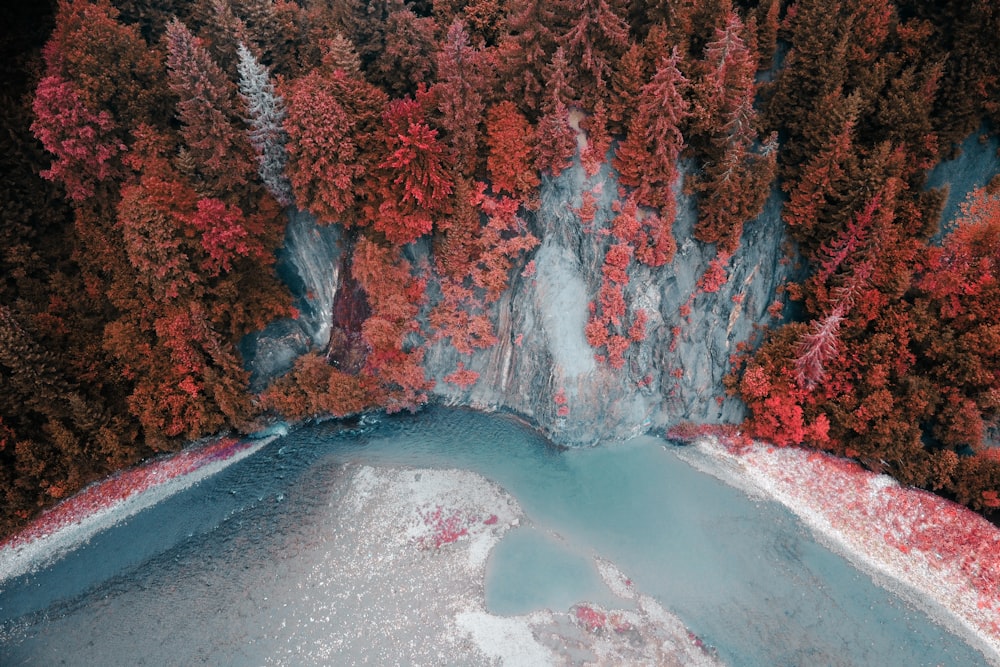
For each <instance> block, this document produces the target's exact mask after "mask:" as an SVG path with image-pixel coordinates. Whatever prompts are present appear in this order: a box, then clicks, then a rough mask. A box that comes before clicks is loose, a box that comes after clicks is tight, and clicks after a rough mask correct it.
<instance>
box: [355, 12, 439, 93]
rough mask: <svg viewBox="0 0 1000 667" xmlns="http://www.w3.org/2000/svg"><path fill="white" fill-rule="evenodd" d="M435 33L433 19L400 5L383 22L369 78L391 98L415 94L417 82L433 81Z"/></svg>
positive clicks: (369, 69)
mask: <svg viewBox="0 0 1000 667" xmlns="http://www.w3.org/2000/svg"><path fill="white" fill-rule="evenodd" d="M387 4H388V3H387ZM436 30H437V26H436V25H435V23H434V19H432V18H430V17H427V16H417V15H416V14H415V13H414V12H413V11H412V10H411V9H410V7H409V5H403V4H402V3H399V5H397V6H396V7H395V8H393V9H392V10H390V12H389V16H388V18H387V19H386V22H385V44H384V46H383V47H382V48H381V49H379V50H378V52H377V53H376V55H375V61H374V62H373V63H372V65H371V67H369V68H368V74H369V76H371V77H372V80H374V81H376V82H377V83H378V84H379V86H380V87H381V88H382V89H383V90H385V91H386V92H388V93H389V94H390V95H391V96H393V97H399V96H403V95H412V94H413V93H415V92H416V88H417V85H418V84H419V83H421V82H424V81H428V80H430V79H431V78H433V73H434V48H435V46H436V43H437V40H436V39H435V32H436Z"/></svg>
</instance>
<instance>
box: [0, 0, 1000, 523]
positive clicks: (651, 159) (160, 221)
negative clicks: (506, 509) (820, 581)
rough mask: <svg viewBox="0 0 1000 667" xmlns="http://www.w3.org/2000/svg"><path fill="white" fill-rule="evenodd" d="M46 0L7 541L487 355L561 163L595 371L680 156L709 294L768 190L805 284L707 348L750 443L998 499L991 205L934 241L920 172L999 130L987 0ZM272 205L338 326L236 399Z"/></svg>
mask: <svg viewBox="0 0 1000 667" xmlns="http://www.w3.org/2000/svg"><path fill="white" fill-rule="evenodd" d="M47 10H48V11H46V10H45V8H39V9H37V10H30V9H24V8H20V9H8V10H4V11H7V12H10V13H11V16H10V21H9V22H8V24H9V25H12V26H18V27H20V29H19V30H10V31H9V35H8V36H7V37H5V38H4V39H5V40H6V41H5V43H4V49H5V53H6V55H8V57H7V58H4V59H3V63H4V64H3V68H4V72H5V74H6V75H7V80H8V81H9V85H8V87H7V91H6V95H5V96H4V97H3V98H2V99H0V113H2V114H3V118H4V125H5V128H7V130H8V131H7V132H6V133H5V134H4V137H3V140H2V141H3V144H4V150H3V151H0V160H3V162H4V172H5V174H8V176H7V177H5V178H4V179H3V181H2V183H0V188H3V194H2V197H0V205H2V206H3V207H4V212H3V226H2V227H0V234H2V235H3V239H2V243H0V266H2V275H3V280H2V281H0V493H2V494H3V502H2V503H0V507H2V510H0V533H2V532H8V531H10V530H12V529H14V528H15V527H16V526H18V525H21V524H22V523H23V522H25V521H26V520H28V519H29V518H30V517H31V516H32V515H34V514H35V513H37V512H38V511H39V509H40V508H42V507H44V506H47V505H49V504H51V503H52V502H54V501H56V500H57V499H59V498H62V497H64V496H66V495H67V494H70V493H72V492H73V491H75V490H77V489H79V488H81V487H82V486H83V485H85V484H86V483H87V482H89V481H91V480H93V479H96V478H98V477H101V476H104V475H106V474H108V473H109V472H111V471H113V470H116V469H119V468H121V467H124V466H128V465H131V464H133V463H135V462H137V461H139V460H141V459H143V458H146V457H149V456H151V455H152V454H154V453H156V452H160V451H168V450H175V449H177V448H179V447H180V446H181V445H182V444H183V443H184V442H188V441H190V440H192V439H196V438H199V437H201V436H204V435H207V434H211V433H218V432H225V431H243V432H245V431H248V430H252V429H253V428H255V427H256V425H257V424H259V423H260V422H259V420H260V419H261V417H262V416H266V415H268V414H273V413H275V412H280V413H282V414H283V415H285V416H287V417H290V418H301V417H307V416H310V415H312V414H317V413H321V412H322V413H331V414H335V415H345V414H351V413H356V412H358V411H362V410H365V409H370V408H386V409H390V410H400V409H415V408H417V407H418V406H419V405H421V404H422V403H423V402H425V401H426V400H427V396H428V393H429V392H430V391H431V389H432V383H431V381H430V380H429V379H428V377H427V374H426V373H425V369H424V366H423V363H424V346H425V345H426V344H428V342H429V341H436V340H441V339H447V340H450V341H451V344H452V345H453V346H454V347H455V349H456V350H459V351H460V352H462V353H463V354H471V353H472V352H473V351H474V350H480V349H486V348H489V347H490V346H492V345H494V344H495V343H496V341H497V338H496V330H495V323H494V322H492V321H491V320H490V317H489V315H488V313H489V308H490V307H491V304H494V303H496V302H497V300H498V299H500V298H501V296H502V295H503V293H504V292H505V291H506V290H507V289H508V286H509V285H510V280H511V276H512V275H514V274H515V273H516V272H520V275H523V276H529V277H530V275H531V272H532V271H533V270H534V265H533V263H531V262H530V256H531V252H532V251H533V249H534V248H535V247H536V246H537V245H538V243H539V241H540V239H538V238H537V236H536V232H537V229H534V228H533V226H532V216H533V212H534V211H535V210H536V209H537V206H538V200H537V198H538V189H539V184H540V182H541V179H542V178H548V177H553V176H556V175H558V174H560V173H561V172H562V171H563V170H564V169H566V168H567V167H568V166H569V165H570V164H571V163H572V161H573V160H574V159H579V160H580V161H581V163H582V165H583V167H584V169H585V170H586V172H587V173H588V174H590V175H593V174H596V173H598V172H599V170H600V168H601V165H602V164H605V163H607V162H608V161H610V163H611V165H612V166H613V168H614V170H615V171H616V173H617V174H618V176H619V182H620V184H621V186H622V189H621V191H620V192H619V193H618V194H619V198H620V200H621V201H620V202H619V203H618V204H617V205H616V206H617V218H616V219H615V220H614V221H613V224H612V228H611V233H610V234H608V235H607V238H606V239H605V242H604V252H605V255H604V262H603V270H602V278H603V280H602V285H601V287H600V289H599V291H598V292H597V293H595V294H594V295H593V301H592V303H591V317H590V320H589V322H588V323H587V326H586V332H585V333H586V337H587V340H588V342H589V343H590V345H591V346H592V347H593V348H594V354H595V356H596V357H597V359H598V362H599V363H601V364H605V365H607V366H609V367H611V368H612V369H617V368H619V367H621V366H622V365H623V364H624V363H625V361H624V359H625V354H626V351H627V350H628V349H629V346H630V345H633V344H636V343H638V342H640V341H642V340H644V339H645V336H646V326H647V313H646V312H645V311H644V310H643V309H642V308H640V307H638V306H637V305H635V304H631V303H627V302H626V301H625V294H626V292H625V290H624V287H625V286H626V285H627V284H628V282H629V279H630V271H632V270H634V268H635V267H636V266H638V265H642V266H644V267H653V268H658V270H662V271H666V272H669V265H670V262H671V261H672V259H673V258H674V254H675V252H676V247H677V243H676V240H675V239H674V237H673V234H672V222H673V220H674V216H675V211H676V204H677V202H676V194H677V193H676V190H675V186H676V185H677V180H678V178H679V174H680V173H681V172H680V170H679V169H678V160H681V159H683V160H687V161H688V162H689V163H690V164H692V165H695V166H694V170H693V172H692V173H690V174H688V175H687V177H686V178H685V181H684V183H683V188H684V191H685V192H687V193H690V194H691V195H692V196H694V197H696V199H697V204H698V220H697V224H696V225H695V230H694V237H695V240H696V241H697V242H699V243H702V244H711V245H712V246H714V247H715V249H716V250H717V252H718V257H717V260H716V261H715V262H713V264H712V267H713V268H712V270H711V272H710V273H709V274H706V275H705V276H704V277H703V278H702V280H701V281H700V283H699V285H700V289H701V290H702V291H704V292H711V291H713V287H714V288H715V289H717V288H718V284H719V282H720V281H722V282H725V280H726V266H727V262H728V261H729V259H730V257H731V256H732V254H733V252H734V250H735V249H736V248H737V247H738V246H739V243H740V238H741V234H742V231H743V227H744V224H745V223H747V222H749V221H751V220H752V219H753V218H754V217H756V216H757V215H758V214H759V213H760V212H761V210H762V208H763V206H764V202H765V200H766V199H767V197H768V196H769V195H770V194H771V192H772V190H773V188H775V187H777V188H779V189H780V191H781V192H782V193H783V196H784V197H785V202H784V206H783V210H782V216H783V220H784V222H785V223H786V225H787V230H788V234H789V236H790V238H791V239H792V240H793V241H794V244H793V245H794V246H795V247H794V248H790V250H789V253H790V258H789V259H790V260H791V261H801V262H803V264H804V266H805V267H806V268H807V276H808V277H807V278H806V279H805V280H803V281H802V282H801V283H796V284H788V285H786V286H785V288H784V290H783V293H782V294H781V295H779V300H778V301H777V302H776V305H775V306H774V308H773V310H774V313H775V314H778V313H779V312H780V308H781V304H782V303H787V302H788V301H794V302H796V304H797V307H795V308H786V309H785V310H786V312H789V313H796V314H795V315H794V321H784V320H779V319H777V318H775V320H774V321H775V322H777V323H778V324H777V325H776V326H775V327H774V328H773V330H771V331H769V332H768V333H767V335H766V337H765V340H764V343H763V344H762V345H761V346H760V347H759V348H758V349H756V350H749V351H747V353H746V354H744V355H741V356H738V357H736V358H734V359H733V368H732V371H731V374H730V376H729V380H728V388H729V390H730V391H731V392H733V393H734V394H737V395H739V396H740V397H741V398H742V399H743V401H744V402H745V403H746V405H747V406H748V408H749V418H748V420H747V423H746V424H745V425H744V428H745V430H746V431H747V432H749V433H751V434H753V435H754V436H756V437H760V438H762V439H766V440H769V441H771V442H774V443H776V444H778V445H792V444H795V445H805V446H811V447H818V448H822V449H824V450H827V451H830V452H833V453H836V454H839V455H843V456H847V457H851V458H854V459H857V460H858V461H859V462H860V463H861V464H862V465H864V466H866V467H868V468H870V469H873V470H878V471H885V472H889V473H890V474H892V475H894V476H895V477H897V478H898V479H900V480H901V481H902V482H904V483H907V484H913V485H916V486H920V487H923V488H928V489H933V490H935V491H937V492H939V493H942V494H944V495H946V496H949V497H951V498H954V499H956V500H958V501H959V502H961V503H963V504H966V505H968V506H970V507H972V508H974V509H976V510H977V511H980V512H984V513H986V514H988V515H989V513H990V512H995V510H996V509H997V508H1000V500H998V499H997V493H998V492H1000V456H997V452H998V451H1000V450H998V449H996V448H991V447H990V446H989V445H990V443H992V442H993V435H994V429H995V424H996V419H997V416H998V409H1000V356H998V355H1000V308H997V307H996V306H997V302H998V300H1000V287H998V283H997V271H998V268H1000V267H998V266H997V264H998V262H1000V192H998V191H997V190H996V189H990V188H989V187H987V188H985V189H982V190H980V191H978V192H977V193H976V194H975V196H974V198H973V199H972V200H971V201H970V203H969V204H968V205H967V207H966V209H965V210H964V212H963V214H962V218H961V220H960V221H958V222H957V224H956V225H955V226H954V230H953V231H950V233H948V234H946V235H945V236H944V237H943V240H941V241H938V240H937V237H936V234H937V233H938V230H939V224H940V211H941V206H942V203H943V201H944V197H945V193H943V192H941V191H937V190H928V189H927V187H926V185H927V173H928V170H929V169H931V168H932V167H933V166H934V165H935V164H936V163H938V162H939V161H940V160H942V159H944V158H948V157H951V156H952V155H953V152H954V150H955V146H956V145H957V144H958V142H960V141H961V140H962V139H964V138H965V137H966V136H967V135H969V134H970V133H972V132H974V131H976V130H977V128H980V127H982V124H983V123H984V122H987V123H994V124H995V123H996V122H998V121H1000V89H998V86H1000V45H998V43H997V41H996V39H995V35H996V34H997V32H998V29H1000V11H998V10H997V9H996V8H995V7H994V6H993V4H992V3H990V2H988V1H987V0H951V1H949V2H941V3H933V6H931V5H929V4H928V3H924V2H918V1H916V0H896V1H891V0H880V1H878V2H862V1H861V0H796V1H792V0H760V1H759V2H758V1H756V0H712V1H710V2H689V1H687V0H668V1H662V2H640V1H634V2H626V1H624V0H585V1H584V2H569V1H568V0H558V1H556V2H541V1H539V0H476V1H474V2H468V3H457V2H450V1H448V0H443V1H438V0H435V1H433V2H431V1H425V0H413V1H411V2H404V1H403V0H370V1H367V2H365V1H363V0H330V1H329V2H321V1H319V0H316V1H307V0H303V1H302V2H293V1H291V0H214V1H211V0H196V1H195V2H186V3H180V2H167V3H164V2H150V1H147V0H96V1H92V0H60V1H59V2H57V3H54V4H53V5H52V6H51V7H49V8H47ZM987 126H988V127H991V125H987ZM598 194H600V193H595V195H594V196H597V195H598ZM291 206H294V207H297V208H298V209H300V210H302V211H308V212H309V213H311V214H312V215H314V216H315V217H316V218H317V220H318V221H319V222H320V223H321V224H331V225H333V224H336V225H340V226H342V227H343V228H344V230H345V237H344V238H345V241H344V249H345V257H346V259H345V261H344V268H345V271H344V272H343V275H344V278H343V280H344V285H345V289H342V290H341V295H343V296H341V297H340V298H341V299H350V300H351V301H352V303H350V304H346V305H345V304H338V308H337V309H336V312H338V313H350V314H351V315H350V317H346V316H345V317H344V318H343V321H338V322H337V323H336V324H337V325H338V326H340V328H341V329H344V330H345V332H346V333H345V335H344V336H341V337H338V338H337V339H336V341H337V342H335V344H334V348H335V349H328V350H315V351H314V352H312V353H310V354H308V355H306V356H304V357H302V358H300V359H299V361H298V362H297V363H296V365H295V367H294V368H293V369H292V370H291V371H290V372H289V373H288V374H286V375H284V376H283V377H281V378H279V379H278V380H276V381H275V382H273V383H271V385H270V386H269V387H268V388H266V389H265V390H263V392H262V393H254V392H252V391H251V390H250V385H249V374H248V372H247V371H246V370H245V368H244V365H243V359H242V358H241V355H240V352H239V348H238V343H239V341H240V339H241V338H242V337H243V336H244V335H246V334H248V333H250V332H252V331H256V330H259V329H261V328H262V327H264V326H265V325H266V324H267V323H268V322H270V321H272V320H274V319H276V318H280V317H296V316H297V313H296V312H295V309H294V308H293V306H292V299H291V297H290V295H289V294H288V292H287V289H286V288H285V286H284V285H283V284H282V283H281V281H280V280H279V279H278V276H277V274H276V272H275V269H274V256H275V251H276V250H277V249H278V248H279V247H280V245H281V243H282V239H283V235H284V225H285V219H286V215H287V214H286V210H287V208H288V207H291ZM588 206H589V207H590V209H592V207H593V201H590V202H589V204H588V201H586V200H585V201H583V202H582V205H581V208H580V209H579V210H577V211H576V215H577V217H578V219H579V222H580V224H581V225H582V226H584V227H586V226H587V224H588V215H590V216H591V217H592V215H593V213H592V211H591V212H590V213H588ZM415 241H416V242H421V243H425V244H429V246H430V248H431V252H430V254H429V257H430V260H428V261H417V259H416V258H417V257H418V255H416V254H414V253H412V252H409V251H408V248H409V247H410V246H411V244H412V243H413V242H415ZM682 307H683V306H682ZM425 311H428V312H427V315H426V317H424V318H422V319H421V318H418V313H423V312H425ZM424 320H426V324H421V321H424ZM333 362H336V363H335V364H334V363H333ZM650 371H652V369H650ZM647 377H649V376H647ZM448 378H450V379H448V380H447V381H448V382H453V383H454V384H456V385H459V386H467V385H472V384H474V383H476V382H477V381H478V376H477V375H476V373H475V372H473V371H470V370H468V369H466V368H465V367H464V365H463V364H462V363H459V364H458V366H457V367H456V368H455V369H453V372H452V373H451V374H450V375H449V376H448ZM650 381H651V380H650ZM664 384H665V385H668V384H669V383H664ZM547 398H548V397H546V400H547Z"/></svg>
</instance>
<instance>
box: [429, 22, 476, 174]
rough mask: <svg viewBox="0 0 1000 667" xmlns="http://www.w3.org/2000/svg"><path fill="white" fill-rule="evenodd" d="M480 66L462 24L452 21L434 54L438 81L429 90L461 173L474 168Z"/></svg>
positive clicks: (452, 157)
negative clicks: (432, 93)
mask: <svg viewBox="0 0 1000 667" xmlns="http://www.w3.org/2000/svg"><path fill="white" fill-rule="evenodd" d="M480 65H481V57H480V55H479V53H478V52H477V51H476V50H475V49H474V48H473V47H472V46H471V45H470V44H469V35H468V32H466V30H465V24H464V23H463V22H462V21H460V20H456V21H455V22H454V23H452V24H451V26H450V27H449V28H448V34H447V36H446V37H445V41H444V43H443V44H442V45H441V49H440V50H439V51H438V54H437V74H438V80H437V83H436V84H435V85H434V88H433V90H434V93H435V95H436V97H437V100H438V110H439V111H440V112H441V127H442V129H443V130H444V132H445V136H444V141H445V143H446V144H447V145H448V147H449V149H450V156H451V160H452V162H453V163H454V165H455V166H456V167H457V168H458V170H459V172H460V173H462V174H463V175H465V176H472V175H473V174H474V173H475V171H476V165H477V162H478V156H479V148H478V143H479V138H478V137H479V123H480V121H481V119H482V117H483V113H484V110H485V108H486V105H485V102H484V101H483V94H482V91H483V89H484V88H485V85H486V82H485V80H484V77H483V73H482V71H481V67H480Z"/></svg>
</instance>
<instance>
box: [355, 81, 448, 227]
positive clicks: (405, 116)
mask: <svg viewBox="0 0 1000 667" xmlns="http://www.w3.org/2000/svg"><path fill="white" fill-rule="evenodd" d="M383 122H384V123H385V138H386V152H387V154H388V157H387V158H386V159H385V161H384V162H382V163H381V164H380V165H379V167H380V168H381V170H382V172H381V173H382V174H384V177H383V178H382V179H380V180H381V187H380V190H381V195H382V197H383V199H382V202H381V204H380V206H379V209H378V214H377V215H376V214H374V213H371V214H369V220H370V221H371V222H372V225H373V226H374V228H375V229H376V230H378V231H380V232H382V233H383V234H385V237H386V238H387V239H388V240H389V241H390V242H392V243H395V244H397V245H403V244H406V243H409V242H411V241H414V240H416V239H417V238H419V237H421V236H423V235H424V234H427V233H429V232H430V231H431V229H432V228H433V224H434V220H435V218H436V217H438V216H440V215H442V214H443V213H445V212H447V211H448V210H449V207H450V199H449V195H451V192H452V179H451V173H450V170H449V168H448V167H449V165H448V161H447V158H446V155H445V148H444V146H443V145H442V144H441V143H440V142H439V141H438V140H437V130H435V129H433V128H431V127H430V126H429V125H428V124H427V122H426V121H425V120H424V119H423V117H422V114H421V111H420V107H419V105H418V104H417V102H416V101H414V100H412V99H403V100H393V101H392V102H390V103H389V105H388V106H387V107H386V110H385V113H384V114H383Z"/></svg>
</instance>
